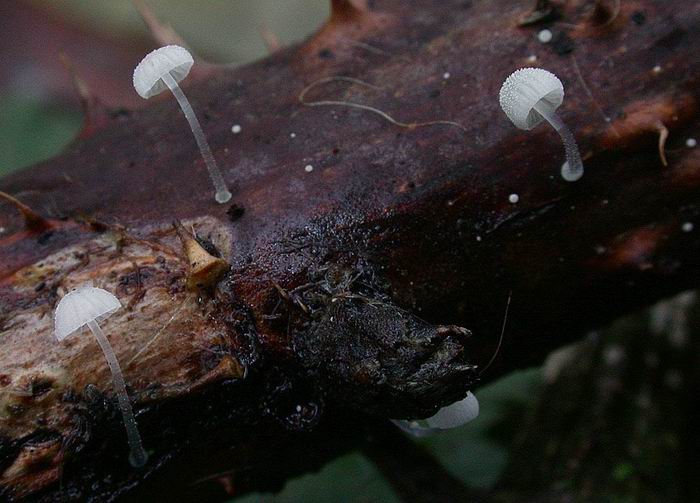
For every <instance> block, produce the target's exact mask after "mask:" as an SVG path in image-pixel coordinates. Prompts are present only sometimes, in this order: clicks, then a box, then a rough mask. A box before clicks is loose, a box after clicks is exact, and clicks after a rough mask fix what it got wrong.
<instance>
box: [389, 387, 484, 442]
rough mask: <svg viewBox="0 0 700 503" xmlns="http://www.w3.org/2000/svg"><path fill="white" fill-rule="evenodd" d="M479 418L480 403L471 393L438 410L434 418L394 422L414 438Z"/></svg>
mask: <svg viewBox="0 0 700 503" xmlns="http://www.w3.org/2000/svg"><path fill="white" fill-rule="evenodd" d="M478 416H479V401H478V400H477V399H476V397H475V396H474V394H473V393H472V392H471V391H470V392H468V393H467V396H466V397H464V398H463V399H461V400H458V401H457V402H454V403H452V404H450V405H447V406H445V407H443V408H441V409H440V410H438V411H437V412H436V413H435V414H434V415H433V416H430V417H429V418H427V419H422V420H418V421H406V420H394V421H393V422H394V424H395V425H396V426H398V427H399V428H400V429H401V430H403V431H405V432H406V433H409V434H410V435H413V436H414V437H426V436H429V435H432V434H434V433H437V432H439V431H442V430H449V429H452V428H457V427H459V426H463V425H464V424H466V423H468V422H469V421H472V420H474V419H476V418H477V417H478Z"/></svg>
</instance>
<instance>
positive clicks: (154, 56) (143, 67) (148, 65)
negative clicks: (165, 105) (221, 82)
mask: <svg viewBox="0 0 700 503" xmlns="http://www.w3.org/2000/svg"><path fill="white" fill-rule="evenodd" d="M193 64H194V59H193V58H192V55H191V54H190V53H189V51H187V49H185V48H184V47H180V46H179V45H166V46H165V47H161V48H159V49H156V50H155V51H152V52H150V53H149V54H147V55H146V57H145V58H143V59H142V60H141V62H140V63H139V64H138V65H137V66H136V68H135V69H134V89H136V92H137V93H139V96H141V97H142V98H143V99H148V98H150V97H151V96H155V95H156V94H160V93H161V92H163V91H164V90H166V89H167V88H168V86H167V85H166V84H165V82H163V80H162V77H163V75H165V74H166V73H170V75H171V76H172V78H173V79H174V80H175V82H180V81H181V80H182V79H184V78H185V77H187V75H188V74H189V73H190V69H191V68H192V65H193Z"/></svg>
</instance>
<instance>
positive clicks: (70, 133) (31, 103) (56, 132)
mask: <svg viewBox="0 0 700 503" xmlns="http://www.w3.org/2000/svg"><path fill="white" fill-rule="evenodd" d="M81 125H82V116H81V115H80V114H79V113H78V112H76V111H71V110H67V109H65V108H63V107H51V106H47V105H45V104H43V103H41V102H38V101H36V100H32V99H28V98H20V97H17V96H0V176H2V175H5V174H7V173H9V172H10V171H13V170H15V169H18V168H22V167H25V166H29V165H31V164H34V163H36V162H39V161H43V160H45V159H47V158H49V157H51V156H53V155H56V154H58V153H59V152H60V151H61V150H62V149H63V147H65V145H66V144H67V143H68V142H70V141H71V140H72V139H73V138H75V135H76V134H77V133H78V131H79V130H80V127H81Z"/></svg>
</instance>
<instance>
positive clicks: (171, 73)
mask: <svg viewBox="0 0 700 503" xmlns="http://www.w3.org/2000/svg"><path fill="white" fill-rule="evenodd" d="M193 64H194V59H193V58H192V55H191V54H190V53H189V52H188V51H187V49H185V48H183V47H180V46H177V45H167V46H165V47H161V48H159V49H156V50H155V51H153V52H151V53H149V54H147V55H146V57H145V58H143V60H142V61H141V62H140V63H139V64H138V65H137V66H136V68H135V69H134V77H133V82H134V89H136V92H137V93H138V94H139V96H141V97H142V98H144V99H148V98H150V97H152V96H155V95H157V94H160V93H161V92H163V91H164V90H165V89H166V88H167V89H170V91H171V92H172V93H173V96H175V99H176V100H177V102H178V104H179V105H180V108H181V109H182V113H183V114H185V118H186V119H187V122H188V123H189V125H190V129H191V130H192V134H193V135H194V139H195V141H196V142H197V146H198V147H199V151H200V152H201V154H202V158H203V159H204V163H205V164H206V166H207V170H208V171H209V177H210V178H211V181H212V184H213V185H214V189H215V190H216V194H215V196H214V198H215V199H216V202H218V203H220V204H223V203H226V202H228V201H229V200H231V193H230V192H229V190H228V188H227V187H226V182H225V181H224V178H223V176H222V175H221V171H219V167H218V166H217V164H216V160H215V159H214V155H213V154H212V152H211V149H210V148H209V143H208V142H207V139H206V137H205V136H204V132H203V131H202V126H201V125H200V123H199V120H198V119H197V116H196V115H195V113H194V110H193V109H192V106H191V105H190V102H189V101H188V100H187V97H186V96H185V93H183V92H182V89H180V86H179V85H178V82H180V81H182V80H183V79H184V78H185V77H187V75H188V74H189V73H190V70H191V69H192V65H193Z"/></svg>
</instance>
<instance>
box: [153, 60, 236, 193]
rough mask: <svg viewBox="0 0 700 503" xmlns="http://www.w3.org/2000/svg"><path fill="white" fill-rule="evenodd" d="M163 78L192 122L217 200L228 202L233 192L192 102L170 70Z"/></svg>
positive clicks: (191, 125)
mask: <svg viewBox="0 0 700 503" xmlns="http://www.w3.org/2000/svg"><path fill="white" fill-rule="evenodd" d="M161 79H163V82H165V85H166V86H168V89H170V91H171V92H172V93H173V96H175V99H176V100H177V102H178V103H179V104H180V108H181V109H182V113H183V114H185V118H186V119H187V122H189V123H190V129H192V134H194V139H195V140H196V141H197V145H198V146H199V150H200V152H201V153H202V157H203V158H204V163H205V164H206V165H207V170H209V177H210V178H211V181H212V183H213V184H214V188H215V189H216V195H215V196H214V198H215V199H216V202H217V203H220V204H223V203H226V202H228V201H229V200H230V199H231V193H230V192H229V191H228V188H227V187H226V182H225V181H224V178H223V176H221V171H219V167H218V166H217V165H216V161H215V160H214V155H213V154H212V153H211V149H210V148H209V143H207V139H206V138H205V137H204V132H203V131H202V126H201V125H200V124H199V120H197V116H196V115H195V113H194V110H192V106H191V105H190V102H189V101H188V99H187V97H186V96H185V93H183V92H182V89H180V86H179V85H178V83H177V81H176V80H175V79H174V78H173V77H172V75H170V73H169V72H168V73H165V74H164V75H163V76H162V77H161Z"/></svg>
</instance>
